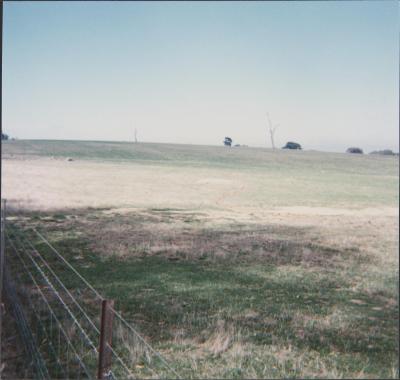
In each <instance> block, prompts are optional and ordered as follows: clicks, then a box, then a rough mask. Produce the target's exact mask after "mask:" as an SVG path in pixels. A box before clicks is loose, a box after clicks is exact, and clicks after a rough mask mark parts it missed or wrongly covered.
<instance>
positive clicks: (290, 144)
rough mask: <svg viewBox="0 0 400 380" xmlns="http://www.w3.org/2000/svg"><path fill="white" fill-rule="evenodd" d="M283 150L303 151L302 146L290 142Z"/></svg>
mask: <svg viewBox="0 0 400 380" xmlns="http://www.w3.org/2000/svg"><path fill="white" fill-rule="evenodd" d="M282 149H299V150H301V145H300V144H299V143H296V142H292V141H289V142H287V143H286V145H285V146H283V147H282Z"/></svg>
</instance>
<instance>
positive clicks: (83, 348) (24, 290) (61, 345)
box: [2, 205, 180, 379]
mask: <svg viewBox="0 0 400 380" xmlns="http://www.w3.org/2000/svg"><path fill="white" fill-rule="evenodd" d="M2 206H3V205H2ZM3 216H4V215H3V213H2V220H3ZM4 222H5V218H4ZM2 233H3V236H4V240H5V245H4V247H5V257H4V258H5V260H4V261H5V265H4V268H5V276H3V278H4V291H5V293H6V294H7V300H8V302H9V303H10V304H11V306H12V307H11V309H12V310H13V314H14V318H15V319H16V321H17V325H18V329H19V333H20V335H21V337H22V339H23V341H24V346H25V348H26V351H27V354H28V355H29V357H30V359H31V361H32V363H33V366H34V368H35V374H36V377H37V378H43V379H47V378H51V379H57V378H60V379H61V378H71V379H87V378H89V379H90V378H98V377H99V376H100V377H101V378H108V379H134V378H168V379H171V378H180V376H179V375H178V373H177V372H176V370H175V369H174V368H173V367H172V366H171V364H169V363H168V362H167V360H166V359H165V358H164V357H163V356H162V355H161V354H160V353H159V352H157V351H156V350H155V349H154V348H153V347H152V346H151V345H150V344H148V343H147V342H146V340H145V339H144V338H143V337H142V336H141V334H140V333H139V332H138V329H137V328H135V327H134V326H133V325H132V323H130V322H128V321H127V320H126V319H125V318H124V317H123V316H122V315H121V313H120V312H118V311H117V310H115V309H114V308H111V309H110V310H109V312H110V313H111V314H112V320H113V322H112V344H111V345H110V344H108V343H107V344H106V347H105V348H104V349H105V350H107V352H108V356H109V365H108V367H107V368H105V371H103V372H99V355H100V352H99V342H100V332H101V310H102V302H103V301H104V300H105V299H104V297H102V296H101V295H100V294H99V292H98V291H97V290H96V289H95V288H94V287H93V286H91V284H90V283H89V282H88V281H87V280H86V279H85V278H84V277H83V276H82V275H81V274H80V273H79V272H78V271H77V270H76V268H74V267H73V266H72V265H71V264H70V263H69V262H68V261H67V260H66V258H65V257H64V256H63V255H62V254H61V253H60V252H59V250H57V249H56V248H55V247H54V245H53V244H52V243H51V242H50V241H49V240H48V239H47V238H46V236H45V235H44V234H43V233H42V232H39V231H37V230H35V229H28V230H22V229H21V228H19V227H18V226H17V225H16V224H14V223H12V222H11V221H7V223H3V221H2Z"/></svg>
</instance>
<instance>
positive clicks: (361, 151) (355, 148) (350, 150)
mask: <svg viewBox="0 0 400 380" xmlns="http://www.w3.org/2000/svg"><path fill="white" fill-rule="evenodd" d="M346 153H356V154H363V153H364V152H363V150H362V149H361V148H357V147H354V146H352V147H350V148H348V149H347V150H346Z"/></svg>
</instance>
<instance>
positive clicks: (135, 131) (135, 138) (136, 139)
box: [135, 128, 137, 143]
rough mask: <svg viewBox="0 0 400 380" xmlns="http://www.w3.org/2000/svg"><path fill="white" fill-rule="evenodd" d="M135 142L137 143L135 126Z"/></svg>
mask: <svg viewBox="0 0 400 380" xmlns="http://www.w3.org/2000/svg"><path fill="white" fill-rule="evenodd" d="M135 143H137V129H136V128H135Z"/></svg>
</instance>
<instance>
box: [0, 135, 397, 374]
mask: <svg viewBox="0 0 400 380" xmlns="http://www.w3.org/2000/svg"><path fill="white" fill-rule="evenodd" d="M68 158H70V159H72V160H68ZM398 169H399V164H398V159H397V158H394V157H382V156H368V155H348V154H338V153H321V152H311V151H300V152H297V151H296V152H295V151H281V150H277V151H271V150H269V149H261V148H246V147H240V148H230V149H229V148H225V147H210V146H190V145H172V144H171V145H170V144H144V143H143V144H133V143H116V142H74V141H8V142H4V143H3V160H2V171H3V181H2V187H3V188H2V196H3V197H4V198H7V200H8V205H9V216H10V218H11V220H13V222H14V223H16V224H18V225H20V226H21V227H22V228H26V227H32V226H35V227H37V228H38V229H39V230H40V231H42V232H44V233H45V234H46V236H47V237H48V238H49V239H50V240H51V241H52V243H53V244H54V245H55V246H56V247H57V249H59V250H60V252H62V253H63V254H64V255H65V256H66V257H67V258H68V259H69V260H70V262H71V263H72V264H73V265H74V266H75V267H76V268H77V269H78V270H79V271H80V272H81V273H82V274H83V275H84V276H85V277H86V278H87V279H88V280H89V281H90V282H91V283H92V284H93V285H94V286H95V287H96V288H97V289H99V291H100V292H102V293H103V294H104V295H106V296H108V297H110V298H114V299H115V300H116V303H117V307H118V309H119V310H121V311H122V312H123V314H124V315H126V316H127V317H128V318H129V320H130V321H132V322H134V323H135V324H136V326H137V327H138V328H139V330H140V331H141V332H142V333H143V335H144V336H145V337H146V338H147V339H148V341H149V342H151V344H152V345H154V346H155V347H156V348H157V349H158V350H159V351H160V352H162V353H163V354H164V356H165V357H166V358H167V359H168V360H169V361H170V362H171V363H173V364H174V366H175V368H176V369H177V370H178V371H179V372H180V373H181V374H182V375H183V376H184V377H197V378H210V377H215V378H224V377H225V378H257V377H258V378H281V377H301V378H304V377H307V378H310V377H317V378H321V377H329V378H332V377H335V378H336V377H347V378H348V377H361V378H365V377H371V378H376V377H379V378H385V377H397V376H398V362H397V357H398V335H397V334H398V331H397V326H398V185H399V177H398ZM65 280H66V281H68V279H65Z"/></svg>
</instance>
